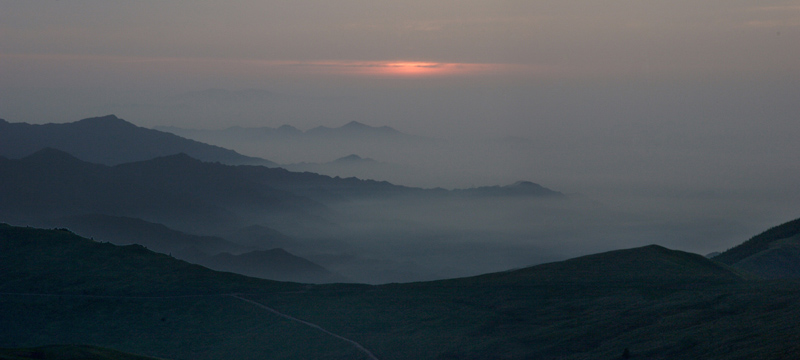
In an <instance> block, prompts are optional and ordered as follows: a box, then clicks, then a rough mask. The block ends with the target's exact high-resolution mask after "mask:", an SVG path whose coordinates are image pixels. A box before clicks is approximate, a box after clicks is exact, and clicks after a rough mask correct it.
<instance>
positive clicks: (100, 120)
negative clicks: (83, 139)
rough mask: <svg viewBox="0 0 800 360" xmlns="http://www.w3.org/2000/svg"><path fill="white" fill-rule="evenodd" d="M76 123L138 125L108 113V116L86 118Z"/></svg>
mask: <svg viewBox="0 0 800 360" xmlns="http://www.w3.org/2000/svg"><path fill="white" fill-rule="evenodd" d="M75 124H80V125H84V126H93V127H94V126H130V127H137V126H136V125H134V124H132V123H129V122H127V121H125V120H122V119H120V118H118V117H117V116H116V115H113V114H111V115H106V116H98V117H93V118H86V119H83V120H78V121H76V122H75Z"/></svg>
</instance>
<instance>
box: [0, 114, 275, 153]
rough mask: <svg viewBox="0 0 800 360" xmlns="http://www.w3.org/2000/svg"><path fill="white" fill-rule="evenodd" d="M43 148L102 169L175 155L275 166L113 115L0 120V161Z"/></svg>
mask: <svg viewBox="0 0 800 360" xmlns="http://www.w3.org/2000/svg"><path fill="white" fill-rule="evenodd" d="M43 148H54V149H59V150H62V151H65V152H68V153H70V154H72V155H73V156H75V157H77V158H79V159H81V160H84V161H87V162H92V163H98V164H105V165H117V164H122V163H127V162H132V161H142V160H149V159H152V158H155V157H159V156H167V155H174V154H178V153H186V154H189V155H190V156H192V157H195V158H197V159H201V160H204V161H211V162H221V163H224V164H232V165H241V164H249V165H264V166H276V165H277V164H275V163H273V162H271V161H269V160H265V159H261V158H256V157H250V156H244V155H242V154H239V153H237V152H235V151H233V150H228V149H224V148H221V147H219V146H214V145H208V144H204V143H201V142H198V141H195V140H190V139H185V138H182V137H180V136H176V135H174V134H171V133H167V132H162V131H157V130H152V129H147V128H143V127H139V126H136V125H134V124H132V123H130V122H127V121H125V120H122V119H120V118H118V117H116V116H114V115H106V116H101V117H94V118H87V119H83V120H79V121H76V122H71V123H63V124H43V125H32V124H28V123H9V122H7V121H5V120H2V119H0V156H5V157H8V158H21V157H24V156H28V155H30V154H32V153H34V152H36V151H39V150H41V149H43Z"/></svg>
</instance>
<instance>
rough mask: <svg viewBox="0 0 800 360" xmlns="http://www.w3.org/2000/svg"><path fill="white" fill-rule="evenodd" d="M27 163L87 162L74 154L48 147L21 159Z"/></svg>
mask: <svg viewBox="0 0 800 360" xmlns="http://www.w3.org/2000/svg"><path fill="white" fill-rule="evenodd" d="M21 160H22V161H23V162H25V163H59V164H85V162H84V161H82V160H80V159H78V158H76V157H74V156H72V154H70V153H68V152H66V151H62V150H58V149H54V148H51V147H46V148H44V149H41V150H39V151H37V152H35V153H33V154H30V155H28V156H26V157H24V158H22V159H21Z"/></svg>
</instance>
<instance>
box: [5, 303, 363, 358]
mask: <svg viewBox="0 0 800 360" xmlns="http://www.w3.org/2000/svg"><path fill="white" fill-rule="evenodd" d="M0 295H6V296H41V297H74V298H92V299H175V298H196V297H217V296H230V297H233V298H236V299H239V300H241V301H245V302H248V303H250V304H253V305H255V306H258V307H260V308H262V309H264V310H267V311H269V312H271V313H273V314H275V315H278V316H280V317H282V318H285V319H287V320H291V321H295V322H298V323H301V324H303V325H306V326H308V327H312V328H314V329H317V330H319V331H322V332H324V333H326V334H328V335H330V336H333V337H335V338H337V339H340V340H342V341H346V342H348V343H350V344H352V345H353V346H355V347H356V349H358V350H359V351H361V352H362V353H364V354H365V355H367V357H368V358H369V359H370V360H378V358H377V357H375V355H374V354H373V353H372V352H371V351H369V350H368V349H367V348H365V347H364V345H361V344H359V343H357V342H355V341H353V340H350V339H348V338H346V337H344V336H341V335H339V334H334V333H332V332H330V331H328V330H325V329H324V328H323V327H321V326H319V325H317V324H314V323H310V322H308V321H305V320H300V319H298V318H296V317H294V316H291V315H286V314H284V313H282V312H280V311H278V310H275V309H273V308H271V307H269V306H266V305H264V304H261V303H259V302H256V301H253V300H250V299H247V298H244V297H242V296H241V295H239V294H202V295H172V296H121V295H88V294H49V293H7V292H0Z"/></svg>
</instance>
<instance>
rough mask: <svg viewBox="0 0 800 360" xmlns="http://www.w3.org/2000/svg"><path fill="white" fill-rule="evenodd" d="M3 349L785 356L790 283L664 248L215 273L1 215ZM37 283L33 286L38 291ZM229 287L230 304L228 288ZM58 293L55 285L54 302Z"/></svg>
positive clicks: (796, 341)
mask: <svg viewBox="0 0 800 360" xmlns="http://www.w3.org/2000/svg"><path fill="white" fill-rule="evenodd" d="M0 244H2V248H0V266H2V267H0V305H2V306H0V323H2V324H8V323H13V324H16V326H15V327H14V328H13V329H11V328H10V327H7V326H3V327H0V346H1V347H35V346H41V345H46V344H53V343H62V344H63V343H91V344H97V345H99V346H104V347H110V348H115V349H120V350H123V351H128V352H134V353H140V354H146V355H149V356H160V357H167V358H174V359H193V360H195V359H209V360H210V359H220V358H236V359H254V360H255V359H264V358H269V359H309V358H313V359H358V358H364V357H363V356H364V355H363V354H360V353H359V352H358V351H357V350H354V348H353V347H352V345H351V344H348V343H345V342H343V341H341V340H340V339H337V338H335V337H332V336H329V335H327V334H324V333H322V332H320V331H318V330H316V329H313V328H310V327H309V326H305V325H303V324H301V323H299V322H298V321H292V320H287V319H286V318H285V317H281V316H277V315H275V314H273V313H270V312H268V311H263V309H260V308H258V307H256V306H253V304H248V303H246V302H245V301H242V300H241V299H246V300H248V301H249V300H252V301H255V302H257V303H258V304H262V305H263V306H267V307H269V309H275V310H276V311H278V312H279V313H281V314H286V315H287V316H290V317H291V318H293V319H299V320H302V321H303V322H305V323H308V324H315V325H317V326H319V327H321V328H323V329H326V330H328V331H330V332H331V333H334V334H337V335H338V336H341V337H343V338H346V339H352V340H353V341H354V342H357V343H358V344H362V345H363V346H364V347H365V348H367V349H369V350H370V353H373V354H374V355H375V357H377V358H379V359H382V360H387V359H397V360H399V359H431V360H433V359H498V358H503V359H529V358H531V359H616V358H620V356H621V355H622V354H623V353H624V352H625V349H628V351H627V353H629V354H630V355H631V358H640V359H676V358H692V359H712V358H713V359H742V360H744V359H754V358H758V359H786V358H792V357H793V356H794V355H796V354H797V352H798V351H800V323H798V322H797V321H796V319H797V316H800V286H797V283H796V282H791V281H772V282H761V281H742V279H741V277H739V276H738V275H737V274H736V272H734V271H731V270H729V269H728V268H726V267H725V266H721V265H719V264H717V263H714V262H713V261H710V260H707V259H705V258H703V257H700V256H698V255H694V254H687V253H683V252H680V251H672V250H667V249H664V248H662V247H658V246H647V247H643V248H637V249H629V250H620V251H612V252H607V253H602V254H596V255H591V256H585V257H581V258H576V259H573V260H569V261H565V262H560V263H552V264H545V265H540V266H535V267H531V268H526V269H520V270H517V271H509V272H503V273H496V274H488V275H484V276H478V277H472V278H463V279H454V280H444V281H436V282H427V283H412V284H390V285H382V286H367V285H342V284H333V285H318V286H307V285H301V284H289V283H277V282H270V281H265V280H257V279H251V278H246V277H242V276H238V275H233V274H226V273H218V272H214V271H211V270H208V269H205V268H201V267H198V266H192V265H189V264H186V263H184V262H180V261H177V260H175V259H171V258H169V257H167V256H164V255H159V254H155V253H153V252H150V251H147V250H145V249H143V248H141V247H117V246H114V245H110V244H100V243H96V242H93V241H91V240H88V239H83V238H80V237H78V236H76V235H74V234H72V233H69V232H66V231H58V230H37V229H29V228H19V227H11V226H7V225H0ZM32 293H38V295H37V294H32ZM231 293H237V294H239V295H237V296H239V298H234V297H232V296H229V295H226V294H231ZM56 294H63V295H61V296H57V295H56Z"/></svg>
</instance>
